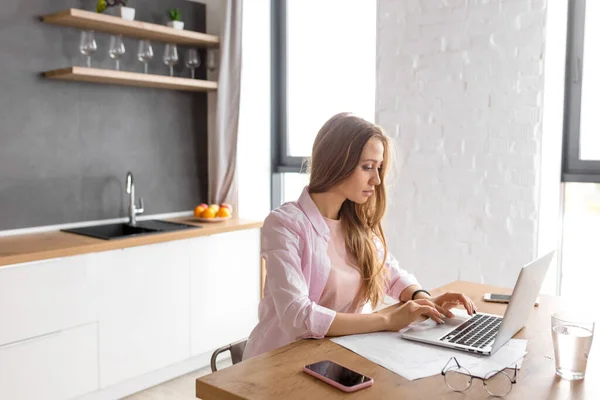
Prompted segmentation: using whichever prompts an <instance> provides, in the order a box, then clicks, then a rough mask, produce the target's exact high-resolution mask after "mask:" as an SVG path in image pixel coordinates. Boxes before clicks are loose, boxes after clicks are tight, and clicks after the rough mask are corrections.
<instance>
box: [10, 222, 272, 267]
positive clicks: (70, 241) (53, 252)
mask: <svg viewBox="0 0 600 400" xmlns="http://www.w3.org/2000/svg"><path fill="white" fill-rule="evenodd" d="M165 221H173V222H182V223H186V224H190V225H196V226H202V227H203V228H202V229H186V230H182V231H176V232H166V233H155V234H150V235H145V236H138V237H130V238H125V239H119V240H102V239H95V238H92V237H88V236H82V235H78V234H75V233H67V232H62V231H52V232H44V233H34V234H28V235H16V236H8V237H0V268H1V267H2V266H7V265H11V264H19V263H25V262H31V261H40V260H46V259H50V258H58V257H68V256H74V255H79V254H86V253H95V252H99V251H107V250H116V249H123V248H127V247H134V246H142V245H147V244H154V243H162V242H168V241H171V240H180V239H188V238H194V237H198V236H207V235H214V234H218V233H225V232H232V231H239V230H243V229H253V228H261V227H262V221H252V220H244V219H237V218H234V219H230V220H229V221H224V222H211V223H200V222H195V221H194V220H193V219H192V218H191V217H183V218H173V219H166V220H165Z"/></svg>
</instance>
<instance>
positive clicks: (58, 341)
mask: <svg viewBox="0 0 600 400" xmlns="http://www.w3.org/2000/svg"><path fill="white" fill-rule="evenodd" d="M97 389H98V326H97V324H96V323H91V324H87V325H82V326H78V327H75V328H71V329H68V330H65V331H61V332H56V333H51V334H48V335H44V336H40V337H37V338H33V339H28V340H24V341H21V342H16V343H11V344H9V345H5V346H2V347H0V399H15V400H17V399H18V400H29V399H32V400H38V399H45V400H53V399H57V400H58V399H60V400H64V399H71V398H73V397H76V396H80V395H82V394H85V393H88V392H91V391H94V390H97Z"/></svg>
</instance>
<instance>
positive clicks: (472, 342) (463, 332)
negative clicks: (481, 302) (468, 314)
mask: <svg viewBox="0 0 600 400" xmlns="http://www.w3.org/2000/svg"><path fill="white" fill-rule="evenodd" d="M500 322H502V317H494V316H493V315H482V314H475V315H474V316H473V317H472V318H471V319H469V320H468V321H465V322H463V323H462V324H461V325H460V326H458V327H457V328H456V329H454V330H453V331H452V332H450V333H448V334H447V335H446V336H444V337H443V338H442V339H440V340H442V341H443V342H449V343H456V344H462V345H465V346H471V347H476V348H479V349H483V348H484V347H485V346H487V345H488V344H490V342H491V341H492V340H494V338H495V337H496V334H497V333H498V328H499V327H500Z"/></svg>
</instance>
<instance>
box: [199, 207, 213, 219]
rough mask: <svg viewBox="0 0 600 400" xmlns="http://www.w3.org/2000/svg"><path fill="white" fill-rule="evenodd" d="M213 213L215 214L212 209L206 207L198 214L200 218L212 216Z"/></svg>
mask: <svg viewBox="0 0 600 400" xmlns="http://www.w3.org/2000/svg"><path fill="white" fill-rule="evenodd" d="M215 215H217V212H216V211H215V210H214V209H212V208H210V207H208V208H207V209H206V210H204V211H202V214H200V217H202V218H214V217H215Z"/></svg>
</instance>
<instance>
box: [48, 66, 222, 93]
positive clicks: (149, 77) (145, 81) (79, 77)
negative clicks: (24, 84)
mask: <svg viewBox="0 0 600 400" xmlns="http://www.w3.org/2000/svg"><path fill="white" fill-rule="evenodd" d="M43 74H44V76H45V77H47V78H50V79H61V80H66V81H82V82H94V83H110V84H116V85H126V86H143V87H153V88H161V89H173V90H185V91H190V92H211V91H215V90H217V82H213V81H204V80H200V79H188V78H176V77H171V76H163V75H153V74H140V73H137V72H125V71H115V70H108V69H97V68H85V67H69V68H63V69H57V70H54V71H47V72H44V73H43Z"/></svg>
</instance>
